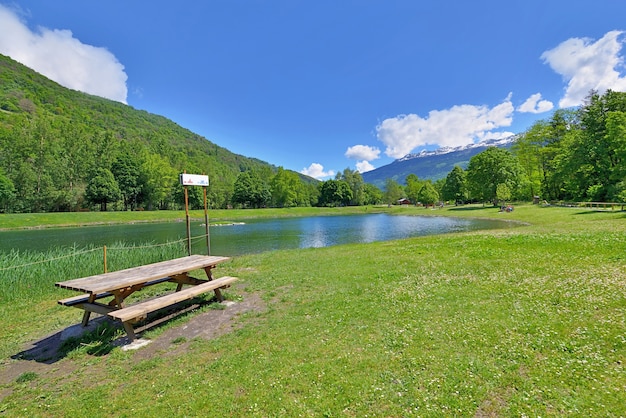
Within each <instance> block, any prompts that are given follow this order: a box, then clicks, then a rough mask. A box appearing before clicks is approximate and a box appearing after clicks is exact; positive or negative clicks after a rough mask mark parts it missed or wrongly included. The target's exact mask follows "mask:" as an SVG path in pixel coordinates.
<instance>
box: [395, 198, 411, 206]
mask: <svg viewBox="0 0 626 418" xmlns="http://www.w3.org/2000/svg"><path fill="white" fill-rule="evenodd" d="M397 204H398V205H410V204H411V201H410V200H409V199H407V198H406V197H403V198H402V199H400V200H398V202H397Z"/></svg>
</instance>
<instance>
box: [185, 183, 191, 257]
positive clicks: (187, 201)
mask: <svg viewBox="0 0 626 418" xmlns="http://www.w3.org/2000/svg"><path fill="white" fill-rule="evenodd" d="M184 188H185V218H186V219H187V254H188V255H191V224H190V221H189V194H188V192H187V186H184Z"/></svg>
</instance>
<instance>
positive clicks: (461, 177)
mask: <svg viewBox="0 0 626 418" xmlns="http://www.w3.org/2000/svg"><path fill="white" fill-rule="evenodd" d="M466 183H467V180H466V175H465V171H464V170H463V169H462V168H461V167H459V166H458V165H455V166H454V168H453V169H452V171H450V172H449V173H448V175H447V176H446V180H445V183H444V185H443V187H442V188H441V197H442V198H443V199H444V200H454V204H455V205H458V204H461V203H464V202H465V200H466V199H467V184H466Z"/></svg>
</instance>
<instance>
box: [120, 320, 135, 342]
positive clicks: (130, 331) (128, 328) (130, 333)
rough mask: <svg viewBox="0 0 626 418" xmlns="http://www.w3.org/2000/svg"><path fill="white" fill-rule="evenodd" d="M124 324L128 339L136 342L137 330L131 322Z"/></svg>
mask: <svg viewBox="0 0 626 418" xmlns="http://www.w3.org/2000/svg"><path fill="white" fill-rule="evenodd" d="M123 324H124V330H125V331H126V334H127V335H128V339H129V340H130V341H131V342H132V341H134V340H135V338H136V336H135V329H134V328H133V325H132V324H131V323H130V322H123Z"/></svg>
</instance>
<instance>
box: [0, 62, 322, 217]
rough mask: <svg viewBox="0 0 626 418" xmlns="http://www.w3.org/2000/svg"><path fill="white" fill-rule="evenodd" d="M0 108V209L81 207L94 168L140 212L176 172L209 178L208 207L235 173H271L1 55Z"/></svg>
mask: <svg viewBox="0 0 626 418" xmlns="http://www.w3.org/2000/svg"><path fill="white" fill-rule="evenodd" d="M0 108H1V109H2V110H1V111H0V168H1V169H3V170H4V175H5V176H6V178H8V179H9V180H10V181H11V182H12V183H13V186H14V189H15V199H14V200H15V202H14V203H13V204H12V205H11V207H10V208H8V209H7V210H11V211H14V212H42V211H66V210H77V209H79V208H81V207H84V205H83V202H84V192H85V188H86V186H87V184H88V183H89V181H90V173H92V172H93V171H94V170H95V169H96V168H104V169H108V170H111V171H113V173H114V175H115V177H116V180H117V182H118V184H119V187H120V189H121V199H122V203H123V205H124V207H125V208H134V207H142V208H146V209H150V208H153V209H156V208H162V209H163V208H169V207H170V206H171V204H172V202H173V200H174V198H175V196H174V194H173V192H174V190H175V189H174V186H175V183H176V182H177V180H178V177H177V176H178V174H179V173H182V172H183V171H184V170H187V172H191V171H190V170H191V169H192V168H193V169H194V170H197V171H198V174H200V173H205V174H207V175H209V178H210V186H209V190H208V195H209V202H210V204H211V206H212V207H214V208H215V207H217V208H225V207H227V205H229V204H230V198H231V197H232V194H233V185H234V182H235V179H236V178H237V176H238V174H239V173H240V172H242V171H247V170H256V171H258V172H259V173H263V174H262V175H263V180H264V181H266V182H269V180H270V177H271V176H272V175H273V173H274V171H275V167H273V166H271V165H269V164H267V163H265V162H262V161H259V160H257V159H254V158H247V157H243V156H241V155H237V154H233V153H231V152H229V151H228V150H226V149H225V148H222V147H219V146H218V145H216V144H214V143H212V142H210V141H208V140H207V139H205V138H203V137H201V136H199V135H196V134H194V133H192V132H190V131H189V130H187V129H184V128H182V127H180V126H179V125H177V124H175V123H174V122H172V121H170V120H168V119H166V118H164V117H161V116H158V115H154V114H150V113H148V112H145V111H140V110H135V109H133V108H132V107H130V106H127V105H124V104H122V103H118V102H113V101H110V100H107V99H103V98H99V97H95V96H90V95H87V94H83V93H80V92H77V91H74V90H69V89H66V88H63V87H61V86H59V85H58V84H56V83H54V82H52V81H50V80H49V79H47V78H45V77H43V76H41V75H39V74H37V73H35V72H33V71H32V70H30V69H28V68H27V67H24V66H23V65H21V64H19V63H17V62H15V61H13V60H12V59H10V58H8V57H6V56H3V55H0ZM116 164H117V165H116ZM137 171H139V178H136V177H135V178H134V179H133V178H132V177H133V176H136V175H137ZM301 179H302V178H301ZM311 180H312V179H306V180H304V179H302V181H303V182H305V183H306V182H310V181H311ZM307 190H309V189H307ZM303 200H306V199H303Z"/></svg>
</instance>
